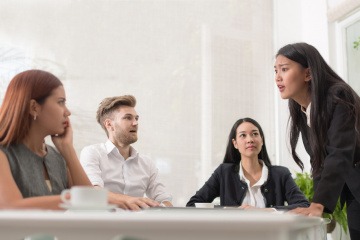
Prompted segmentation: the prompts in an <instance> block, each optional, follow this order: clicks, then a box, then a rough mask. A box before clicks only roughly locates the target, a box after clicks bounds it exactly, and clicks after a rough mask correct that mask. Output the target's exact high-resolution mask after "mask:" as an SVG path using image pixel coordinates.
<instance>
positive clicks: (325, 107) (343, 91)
mask: <svg viewBox="0 0 360 240" xmlns="http://www.w3.org/2000/svg"><path fill="white" fill-rule="evenodd" d="M279 55H282V56H284V57H286V58H288V59H290V60H292V61H295V62H297V63H299V64H300V65H301V66H302V67H304V68H309V69H310V74H311V80H310V84H309V94H310V97H311V110H310V126H311V128H310V130H309V131H308V132H307V135H308V140H309V143H310V147H311V152H312V161H311V165H312V173H313V175H318V174H319V173H320V171H321V168H322V164H323V161H324V158H325V155H326V152H325V144H326V141H327V140H326V139H327V135H326V134H327V131H328V128H329V125H330V120H331V118H332V112H333V110H334V108H335V105H336V104H337V103H340V102H341V103H342V104H344V105H346V106H347V107H348V108H349V110H350V111H351V113H352V117H354V119H355V126H354V130H356V132H357V138H358V140H359V139H360V134H359V132H358V129H359V127H360V119H359V114H360V98H359V96H358V95H357V94H356V93H355V91H354V90H353V89H352V88H351V87H350V86H349V85H348V84H347V83H346V82H345V81H344V80H343V79H341V78H340V77H339V76H338V75H337V74H336V73H335V72H334V71H333V70H332V69H331V68H330V66H329V65H328V64H327V63H326V62H325V60H324V59H323V57H322V56H321V55H320V53H319V51H318V50H317V49H316V48H315V47H313V46H311V45H309V44H307V43H294V44H288V45H286V46H284V47H282V48H281V49H280V50H279V51H278V53H277V54H276V56H279ZM289 111H290V118H289V123H290V146H291V152H292V156H293V158H294V160H295V162H296V163H297V165H299V167H300V168H301V169H302V170H303V169H304V164H303V163H302V161H301V160H300V158H299V157H298V155H297V153H296V150H295V149H296V145H297V143H298V140H299V133H300V131H301V130H305V131H307V130H306V129H307V123H306V120H305V118H304V117H303V116H302V114H303V113H302V112H301V107H300V105H299V104H298V103H297V102H295V101H294V100H293V99H289Z"/></svg>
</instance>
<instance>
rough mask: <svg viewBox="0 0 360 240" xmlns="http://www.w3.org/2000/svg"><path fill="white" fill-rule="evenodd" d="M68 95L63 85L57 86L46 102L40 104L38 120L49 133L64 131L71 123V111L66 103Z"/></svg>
mask: <svg viewBox="0 0 360 240" xmlns="http://www.w3.org/2000/svg"><path fill="white" fill-rule="evenodd" d="M65 102H66V97H65V91H64V87H63V86H59V87H57V88H55V89H54V90H53V91H52V93H51V95H50V96H49V97H47V98H46V100H45V102H44V103H43V104H42V105H40V111H39V112H38V115H37V118H36V121H38V123H39V124H40V125H41V126H43V127H44V128H45V131H46V132H47V133H48V134H49V135H55V134H59V135H61V134H62V133H64V131H65V128H66V127H67V126H68V124H69V118H68V117H69V116H70V114H71V113H70V111H69V109H68V108H67V107H66V105H65Z"/></svg>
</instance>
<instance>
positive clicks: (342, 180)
mask: <svg viewBox="0 0 360 240" xmlns="http://www.w3.org/2000/svg"><path fill="white" fill-rule="evenodd" d="M303 117H304V118H305V119H306V116H305V114H304V116H303ZM305 122H306V120H305ZM308 130H309V128H308V127H307V126H306V127H305V129H300V131H301V134H302V138H303V142H304V146H305V149H306V151H307V152H308V153H309V155H310V159H312V151H311V148H310V145H309V141H308ZM358 131H360V129H358ZM324 147H325V152H326V156H325V158H324V163H323V167H322V170H321V175H319V176H318V177H315V178H314V197H313V200H312V201H313V202H315V203H320V204H322V205H323V206H324V207H325V210H324V211H325V212H329V213H332V212H333V211H334V209H335V207H336V203H337V200H338V199H339V196H340V195H341V193H342V191H343V189H344V186H345V184H346V185H347V186H348V188H349V190H350V191H351V193H352V194H353V196H354V197H355V199H356V200H357V201H358V202H360V166H359V165H360V164H359V161H360V147H359V143H358V142H357V140H356V132H355V127H354V117H353V116H351V114H350V111H349V109H348V108H347V107H346V106H345V105H343V104H340V103H339V104H336V106H335V107H334V110H333V114H332V119H331V122H330V125H329V128H328V131H327V143H326V146H324ZM343 196H344V197H345V198H346V194H343ZM343 200H345V199H343Z"/></svg>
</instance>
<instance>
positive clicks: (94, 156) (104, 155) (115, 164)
mask: <svg viewBox="0 0 360 240" xmlns="http://www.w3.org/2000/svg"><path fill="white" fill-rule="evenodd" d="M80 162H81V165H82V166H83V168H84V170H85V172H86V174H87V175H88V177H89V179H90V181H91V183H92V184H93V185H97V186H99V187H103V188H106V189H108V190H109V191H111V192H114V193H121V194H126V195H129V196H133V197H144V195H145V194H146V196H147V197H149V198H150V199H153V200H155V201H158V202H162V201H171V200H172V197H171V195H170V194H168V193H166V192H165V186H164V185H163V184H162V183H161V182H159V176H158V169H157V168H156V165H155V163H154V161H152V160H151V159H150V158H148V157H145V156H141V155H139V153H138V152H137V151H136V150H135V149H134V148H133V147H130V157H129V158H128V159H126V160H125V159H124V157H123V156H122V155H121V154H120V152H119V150H118V149H117V148H116V147H115V145H114V144H113V143H112V142H111V141H110V140H107V141H106V142H105V143H99V144H94V145H90V146H87V147H85V148H84V149H83V150H82V151H81V154H80Z"/></svg>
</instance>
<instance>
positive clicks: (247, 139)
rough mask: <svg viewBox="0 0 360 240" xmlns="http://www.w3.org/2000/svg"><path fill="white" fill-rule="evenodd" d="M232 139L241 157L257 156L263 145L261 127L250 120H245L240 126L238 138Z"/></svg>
mask: <svg viewBox="0 0 360 240" xmlns="http://www.w3.org/2000/svg"><path fill="white" fill-rule="evenodd" d="M232 141H233V144H234V147H235V148H236V149H238V150H239V152H240V155H241V159H243V158H244V157H248V158H253V157H257V156H258V155H259V153H260V151H261V148H262V145H263V140H262V137H261V135H260V131H259V129H258V128H257V127H256V126H255V125H254V124H252V123H250V122H243V123H241V124H240V125H239V126H238V128H237V129H236V138H235V139H233V140H232Z"/></svg>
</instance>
